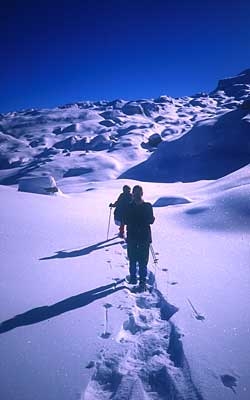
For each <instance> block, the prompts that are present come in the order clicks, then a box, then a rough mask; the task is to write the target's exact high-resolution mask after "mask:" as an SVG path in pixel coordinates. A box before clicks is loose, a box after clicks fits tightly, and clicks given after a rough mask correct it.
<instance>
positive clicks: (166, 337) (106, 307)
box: [0, 70, 250, 400]
mask: <svg viewBox="0 0 250 400" xmlns="http://www.w3.org/2000/svg"><path fill="white" fill-rule="evenodd" d="M249 85H250V70H246V71H244V72H243V73H241V74H240V75H239V76H237V77H233V78H228V79H225V80H222V81H220V82H219V84H218V87H217V89H216V90H215V91H213V92H211V93H210V94H204V93H200V94H197V95H195V96H192V97H185V98H178V99H172V98H170V97H167V96H161V97H159V98H157V99H151V100H143V99H142V100H138V101H132V102H128V101H124V100H115V101H113V102H107V101H100V102H95V103H92V102H79V103H77V104H69V105H65V106H61V107H58V108H55V109H53V110H26V111H20V112H13V113H8V114H5V115H0V131H1V133H0V168H1V169H0V182H1V183H2V184H5V185H14V186H10V187H6V186H3V185H0V198H1V208H0V233H1V241H0V263H1V282H0V289H1V290H0V303H1V310H0V351H1V357H0V382H1V385H0V398H1V399H3V400H44V399H46V400H58V399H60V400H106V399H111V398H112V399H114V400H166V399H171V400H235V399H237V400H248V399H249V396H250V383H249V382H250V375H249V365H250V356H249V351H248V348H249V337H250V336H249V327H250V317H249V300H250V295H249V293H250V279H249V259H250V250H249V240H250V206H249V204H250V202H249V198H250V166H249V153H250V151H249V140H250V139H249V137H250V135H249V134H250V129H249V121H250V103H249ZM117 177H123V178H124V179H116V178H117ZM128 177H129V178H130V179H131V180H130V179H128ZM54 178H55V180H54ZM137 179H138V181H137ZM139 181H144V182H143V183H142V185H143V189H144V198H145V200H147V201H150V202H151V203H152V204H153V209H154V215H155V217H156V219H155V223H154V224H153V226H152V231H153V248H151V250H152V254H151V255H154V256H155V258H154V259H153V257H151V258H150V262H149V274H148V282H149V283H150V284H151V286H152V291H151V292H146V293H141V294H139V293H137V294H135V293H131V292H130V290H129V289H128V287H127V286H126V284H125V283H124V277H125V276H126V274H127V273H128V260H127V255H126V243H125V242H124V241H121V240H120V239H119V238H118V237H117V227H116V226H115V225H114V223H113V216H112V215H111V214H110V209H109V207H108V205H109V203H110V202H113V201H115V199H117V197H118V195H119V193H120V191H121V188H122V186H123V185H124V184H128V185H130V186H133V185H135V184H137V183H140V182H139ZM152 181H153V182H152ZM180 181H182V182H180ZM18 187H19V189H20V191H18V190H17V189H18ZM57 189H58V192H57ZM22 190H25V191H28V192H33V193H24V192H22ZM34 192H39V193H47V192H49V194H51V193H53V194H54V193H56V194H59V195H55V196H44V195H41V194H35V193H34ZM110 216H112V218H111V225H110V230H108V223H109V218H110Z"/></svg>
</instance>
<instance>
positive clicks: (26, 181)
mask: <svg viewBox="0 0 250 400" xmlns="http://www.w3.org/2000/svg"><path fill="white" fill-rule="evenodd" d="M18 190H19V191H20V192H29V193H37V194H46V195H54V194H55V193H58V192H59V189H58V187H57V185H56V181H55V179H54V178H53V177H52V176H41V177H27V178H22V179H20V180H19V185H18Z"/></svg>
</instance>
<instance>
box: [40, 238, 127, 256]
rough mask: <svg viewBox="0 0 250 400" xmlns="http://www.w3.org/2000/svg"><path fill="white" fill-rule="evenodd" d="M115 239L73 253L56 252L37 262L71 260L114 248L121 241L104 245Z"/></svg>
mask: <svg viewBox="0 0 250 400" xmlns="http://www.w3.org/2000/svg"><path fill="white" fill-rule="evenodd" d="M115 238H116V237H113V238H111V239H108V240H103V241H102V242H99V243H96V244H93V245H92V246H88V247H85V248H84V249H79V250H73V251H65V250H60V251H57V252H56V254H54V255H53V256H49V257H43V258H39V260H40V261H44V260H53V259H54V258H71V257H81V256H86V255H87V254H90V253H92V251H95V250H101V249H105V248H106V247H110V246H114V245H116V244H120V243H123V241H119V242H114V243H109V244H105V243H108V242H110V241H111V240H113V239H115Z"/></svg>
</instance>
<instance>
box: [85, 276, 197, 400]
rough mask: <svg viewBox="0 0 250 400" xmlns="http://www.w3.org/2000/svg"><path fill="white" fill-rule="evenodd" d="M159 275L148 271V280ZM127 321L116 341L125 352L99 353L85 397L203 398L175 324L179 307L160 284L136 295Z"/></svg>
mask: <svg viewBox="0 0 250 400" xmlns="http://www.w3.org/2000/svg"><path fill="white" fill-rule="evenodd" d="M154 279H155V277H154V274H153V273H152V272H151V271H150V272H149V281H151V282H153V281H154ZM124 290H126V292H125V295H126V296H127V297H129V299H130V307H129V309H128V311H127V319H126V320H125V321H124V322H123V324H122V326H121V328H120V331H119V332H118V334H117V336H116V341H117V343H119V344H120V345H121V347H120V350H119V351H117V352H116V353H112V354H110V352H109V351H108V350H107V351H105V352H102V353H101V354H100V355H99V360H98V362H97V363H96V369H95V372H94V374H93V376H92V379H91V380H90V382H89V384H88V386H87V389H86V391H85V393H84V395H83V397H82V399H83V400H106V399H110V398H112V399H115V400H164V399H170V400H189V399H190V400H202V396H201V394H200V393H199V391H198V389H197V388H196V387H195V385H194V383H193V381H192V376H191V372H190V369H189V365H188V362H187V360H186V357H185V354H184V350H183V345H182V342H181V335H180V333H179V332H178V329H177V328H176V326H175V325H174V324H173V323H172V322H170V321H169V320H170V318H171V316H172V315H173V314H174V313H176V312H177V311H178V309H177V308H176V307H175V306H173V305H171V304H169V303H168V302H167V300H166V299H165V298H164V296H163V295H162V293H161V292H160V291H159V290H157V288H156V285H154V288H153V290H152V292H150V293H149V292H144V293H140V294H138V293H137V294H134V293H131V292H130V291H129V290H128V288H127V287H126V286H124Z"/></svg>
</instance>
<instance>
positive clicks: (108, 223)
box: [107, 207, 112, 240]
mask: <svg viewBox="0 0 250 400" xmlns="http://www.w3.org/2000/svg"><path fill="white" fill-rule="evenodd" d="M109 208H110V212H109V222H108V231H107V240H108V238H109V228H110V219H111V212H112V207H109Z"/></svg>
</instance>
